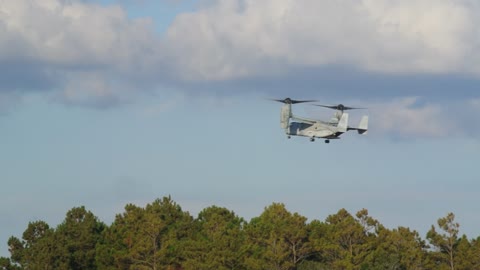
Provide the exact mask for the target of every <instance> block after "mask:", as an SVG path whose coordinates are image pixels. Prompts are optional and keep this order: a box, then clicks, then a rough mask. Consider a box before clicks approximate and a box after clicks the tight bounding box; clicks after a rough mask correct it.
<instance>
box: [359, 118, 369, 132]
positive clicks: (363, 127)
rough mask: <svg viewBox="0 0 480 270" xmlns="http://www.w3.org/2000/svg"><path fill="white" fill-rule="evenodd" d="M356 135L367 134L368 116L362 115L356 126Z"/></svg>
mask: <svg viewBox="0 0 480 270" xmlns="http://www.w3.org/2000/svg"><path fill="white" fill-rule="evenodd" d="M357 131H358V134H364V135H366V134H367V133H368V116H367V115H364V116H363V117H362V120H360V124H359V125H358V129H357Z"/></svg>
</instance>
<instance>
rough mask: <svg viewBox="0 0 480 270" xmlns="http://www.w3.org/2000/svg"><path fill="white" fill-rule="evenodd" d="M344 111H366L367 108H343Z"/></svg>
mask: <svg viewBox="0 0 480 270" xmlns="http://www.w3.org/2000/svg"><path fill="white" fill-rule="evenodd" d="M343 109H344V110H365V109H367V108H354V107H343Z"/></svg>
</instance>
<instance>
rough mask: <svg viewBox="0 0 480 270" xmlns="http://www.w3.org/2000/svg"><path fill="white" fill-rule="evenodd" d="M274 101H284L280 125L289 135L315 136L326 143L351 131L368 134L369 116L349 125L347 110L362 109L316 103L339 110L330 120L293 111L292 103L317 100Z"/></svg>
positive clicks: (313, 138) (280, 100) (311, 137)
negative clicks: (353, 125) (304, 115)
mask: <svg viewBox="0 0 480 270" xmlns="http://www.w3.org/2000/svg"><path fill="white" fill-rule="evenodd" d="M274 101H278V102H282V103H284V105H283V106H282V109H281V113H280V126H281V127H282V128H283V129H284V130H285V133H286V134H287V137H288V138H290V137H291V136H304V137H308V138H310V141H312V142H313V141H315V138H321V139H325V143H330V140H332V139H340V135H342V134H343V133H345V132H347V131H349V130H356V131H357V132H358V134H367V131H368V116H366V115H365V116H363V117H362V119H361V120H360V124H359V125H358V127H350V126H349V125H348V113H346V112H345V111H346V110H352V109H362V108H353V107H346V106H344V105H342V104H339V105H334V106H327V105H315V106H320V107H325V108H330V109H335V110H337V111H336V112H335V114H334V115H333V117H332V118H331V119H330V120H329V121H321V120H316V119H309V118H304V117H299V116H296V115H294V114H293V113H292V105H293V104H297V103H305V102H314V101H315V100H293V99H290V98H286V99H274Z"/></svg>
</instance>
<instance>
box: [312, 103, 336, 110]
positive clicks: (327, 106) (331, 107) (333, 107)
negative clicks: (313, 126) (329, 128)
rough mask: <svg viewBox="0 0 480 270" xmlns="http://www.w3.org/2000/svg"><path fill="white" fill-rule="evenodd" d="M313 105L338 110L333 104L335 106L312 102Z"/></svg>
mask: <svg viewBox="0 0 480 270" xmlns="http://www.w3.org/2000/svg"><path fill="white" fill-rule="evenodd" d="M312 105H313V106H318V107H324V108H329V109H333V110H338V106H337V105H335V106H329V105H320V104H312Z"/></svg>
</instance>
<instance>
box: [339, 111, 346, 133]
mask: <svg viewBox="0 0 480 270" xmlns="http://www.w3.org/2000/svg"><path fill="white" fill-rule="evenodd" d="M347 129H348V113H343V114H342V117H340V121H338V125H337V131H338V132H347Z"/></svg>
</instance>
